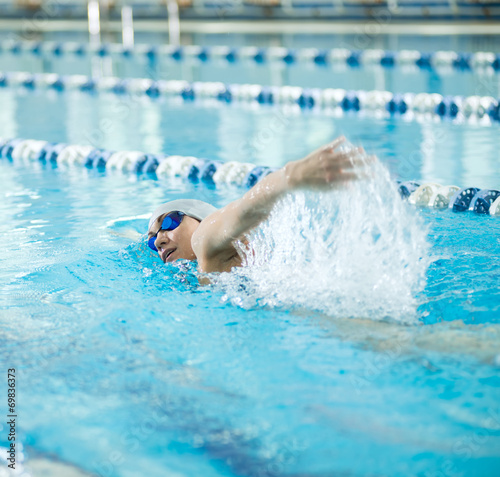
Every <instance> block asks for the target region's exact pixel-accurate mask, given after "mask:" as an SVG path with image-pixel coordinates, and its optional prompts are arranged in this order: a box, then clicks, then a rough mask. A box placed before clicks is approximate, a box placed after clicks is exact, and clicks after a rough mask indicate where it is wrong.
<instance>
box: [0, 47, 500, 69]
mask: <svg viewBox="0 0 500 477" xmlns="http://www.w3.org/2000/svg"><path fill="white" fill-rule="evenodd" d="M2 51H3V52H7V53H10V54H13V55H22V54H31V55H33V56H37V57H44V58H46V57H49V56H50V57H56V58H57V57H63V56H65V55H75V56H79V57H85V56H100V57H124V58H130V57H145V58H147V59H149V60H154V59H156V58H168V59H171V60H173V61H176V62H182V61H184V60H186V59H188V60H196V61H198V62H200V63H207V62H210V61H223V62H226V63H229V64H232V63H238V62H251V63H254V64H263V63H270V62H274V63H276V62H279V63H281V64H282V65H284V66H291V65H294V64H301V65H304V64H308V65H315V66H318V67H327V66H335V65H344V66H347V67H350V68H358V67H362V66H379V67H382V68H385V69H389V68H404V67H416V68H418V69H421V70H429V71H436V72H439V71H441V70H446V69H453V70H456V71H475V72H481V71H483V70H486V71H492V72H495V73H498V72H500V53H495V52H489V51H479V52H475V53H468V52H455V51H435V52H421V51H418V50H400V51H390V50H383V49H366V50H352V49H348V48H333V49H318V48H287V47H278V46H270V47H255V46H242V47H232V46H199V45H183V46H172V45H159V46H156V45H148V44H138V45H135V46H134V47H132V48H130V47H126V46H124V45H123V44H121V43H102V44H98V45H90V44H88V43H78V42H51V41H45V42H40V41H16V40H3V41H1V42H0V52H2Z"/></svg>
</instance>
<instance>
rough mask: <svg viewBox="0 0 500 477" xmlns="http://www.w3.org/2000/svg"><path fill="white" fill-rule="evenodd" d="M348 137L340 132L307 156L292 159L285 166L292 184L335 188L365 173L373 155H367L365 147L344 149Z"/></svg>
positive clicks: (292, 185)
mask: <svg viewBox="0 0 500 477" xmlns="http://www.w3.org/2000/svg"><path fill="white" fill-rule="evenodd" d="M345 141H346V139H345V137H344V136H340V137H338V138H337V139H335V140H334V141H333V142H331V143H329V144H326V145H325V146H322V147H320V148H319V149H317V150H316V151H314V152H311V153H310V154H309V155H308V156H306V157H305V158H303V159H300V160H298V161H293V162H289V163H288V164H287V165H286V166H285V167H284V169H285V175H286V179H287V182H288V187H289V188H290V189H291V190H293V189H302V188H311V189H318V188H320V189H331V188H336V187H339V186H341V185H344V184H346V183H348V182H350V181H353V180H357V179H360V178H361V177H363V176H364V172H363V168H364V167H365V166H366V165H367V163H368V162H370V161H372V160H373V158H372V157H370V158H366V155H365V151H364V149H363V148H361V147H355V148H351V149H342V147H341V146H342V144H344V143H345Z"/></svg>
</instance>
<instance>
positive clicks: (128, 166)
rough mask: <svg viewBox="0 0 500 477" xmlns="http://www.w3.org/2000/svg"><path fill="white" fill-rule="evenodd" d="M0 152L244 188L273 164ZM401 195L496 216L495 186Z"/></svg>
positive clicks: (422, 188) (22, 143) (51, 150)
mask: <svg viewBox="0 0 500 477" xmlns="http://www.w3.org/2000/svg"><path fill="white" fill-rule="evenodd" d="M0 158H3V159H7V160H10V161H15V162H18V163H24V164H30V163H31V164H32V163H34V162H42V163H53V164H57V165H58V166H60V167H63V168H64V167H72V166H77V167H86V168H88V169H96V170H99V171H105V170H106V171H121V172H123V173H134V174H148V175H150V176H151V177H153V178H158V179H161V178H167V179H168V178H170V179H171V178H174V177H177V178H181V179H183V180H185V181H189V182H204V183H208V184H212V185H216V186H229V185H232V186H237V187H242V188H245V189H249V188H250V187H252V186H254V185H255V184H256V183H257V182H258V181H259V180H261V179H262V178H263V177H265V176H266V175H268V174H270V173H271V172H273V171H275V170H276V168H271V167H266V166H256V165H255V164H251V163H243V162H237V161H230V162H222V161H216V160H209V159H201V158H197V157H193V156H176V155H174V156H169V155H165V154H147V153H144V152H141V151H108V150H104V149H96V148H94V147H92V146H80V145H71V144H64V143H51V142H48V141H39V140H34V139H19V138H16V139H1V138H0ZM398 190H399V192H400V195H401V197H402V198H403V199H406V200H407V201H408V202H409V203H410V204H412V205H415V206H419V207H432V208H436V209H449V210H452V211H454V212H464V211H467V210H469V211H473V212H475V213H477V214H490V215H496V216H499V217H500V191H498V190H494V189H479V188H476V187H469V188H465V189H462V188H460V187H458V186H455V185H444V186H443V185H441V184H436V183H424V184H419V183H417V182H414V181H405V182H398Z"/></svg>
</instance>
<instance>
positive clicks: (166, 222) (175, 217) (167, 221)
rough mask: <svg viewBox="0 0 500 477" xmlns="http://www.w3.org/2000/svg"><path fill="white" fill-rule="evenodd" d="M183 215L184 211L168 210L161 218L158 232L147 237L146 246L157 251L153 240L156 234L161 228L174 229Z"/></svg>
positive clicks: (179, 223)
mask: <svg viewBox="0 0 500 477" xmlns="http://www.w3.org/2000/svg"><path fill="white" fill-rule="evenodd" d="M185 215H186V214H185V213H184V212H170V213H169V214H167V215H165V218H164V219H163V222H162V223H161V226H160V228H159V229H158V232H156V233H155V234H154V235H152V236H151V237H150V238H149V239H148V247H149V248H150V249H151V250H153V251H155V252H158V249H157V248H156V246H155V241H156V237H157V236H158V234H159V233H160V232H161V231H162V230H175V229H176V228H177V227H179V225H181V222H182V219H183V218H184V216H185Z"/></svg>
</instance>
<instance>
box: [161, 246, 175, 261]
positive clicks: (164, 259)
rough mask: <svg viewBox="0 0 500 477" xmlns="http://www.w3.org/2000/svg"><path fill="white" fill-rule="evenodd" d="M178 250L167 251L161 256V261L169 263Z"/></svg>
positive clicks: (170, 249)
mask: <svg viewBox="0 0 500 477" xmlns="http://www.w3.org/2000/svg"><path fill="white" fill-rule="evenodd" d="M176 250H177V249H176V248H168V249H167V250H165V251H164V252H163V253H162V254H161V259H162V260H163V262H168V261H169V258H171V257H172V254H173V253H174V252H175V251H176Z"/></svg>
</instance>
